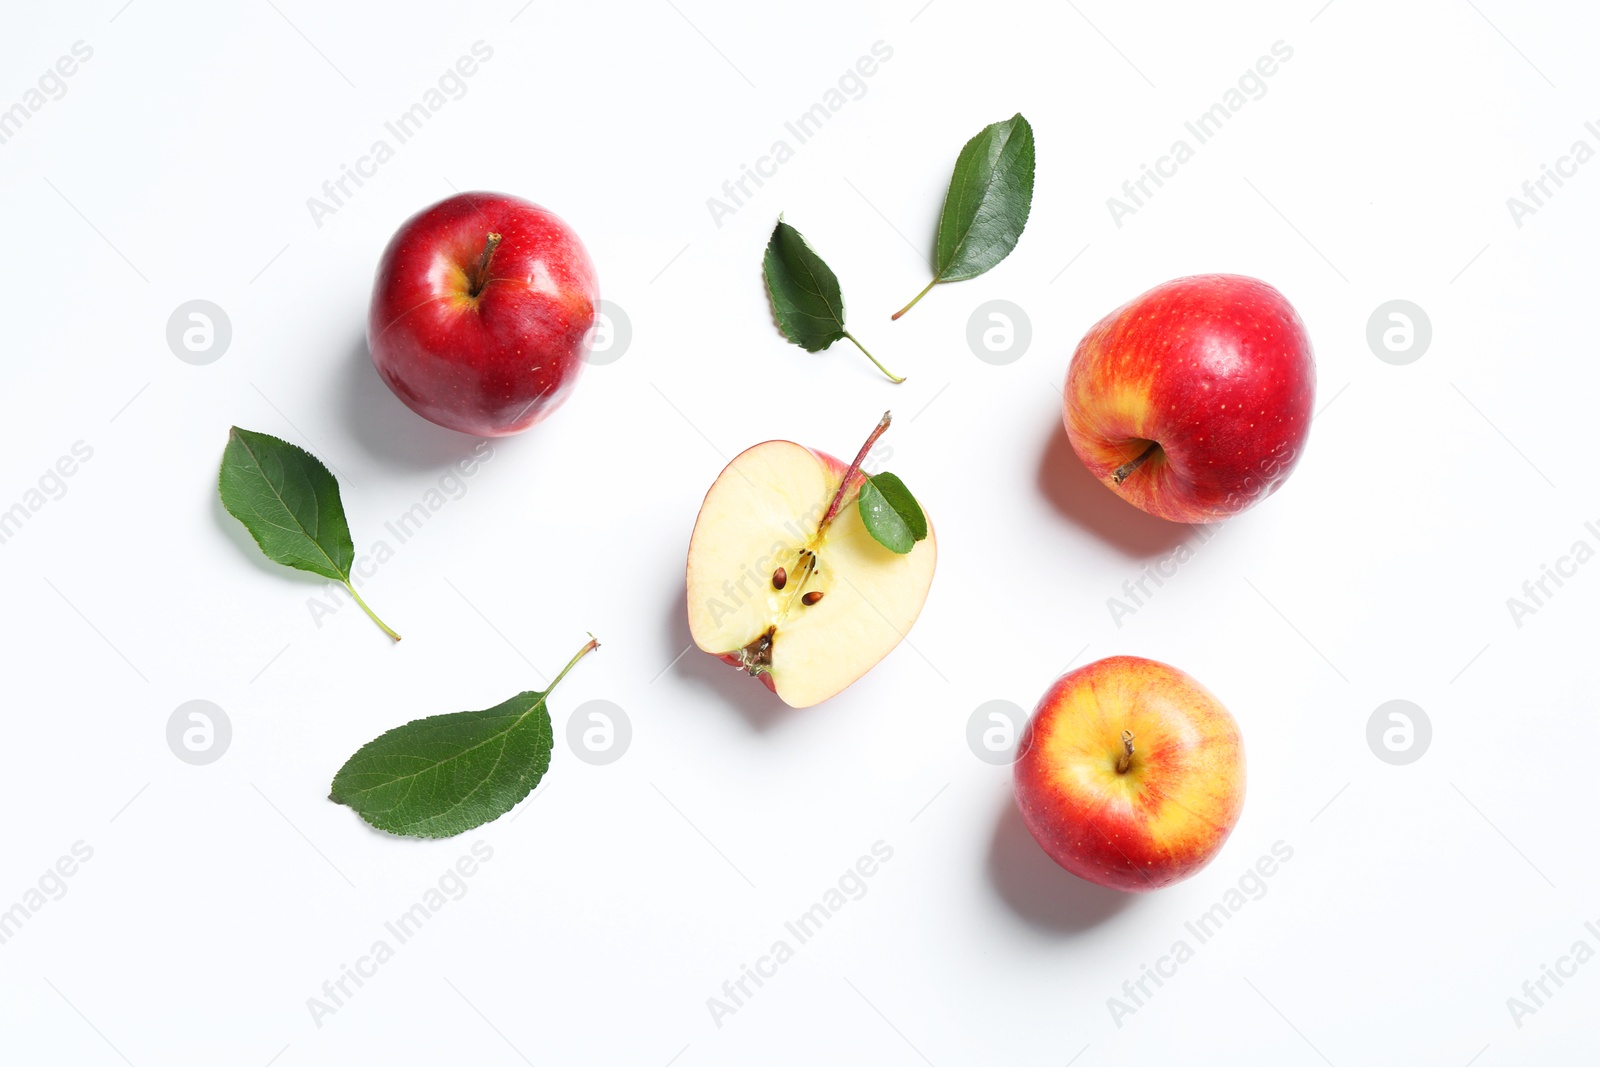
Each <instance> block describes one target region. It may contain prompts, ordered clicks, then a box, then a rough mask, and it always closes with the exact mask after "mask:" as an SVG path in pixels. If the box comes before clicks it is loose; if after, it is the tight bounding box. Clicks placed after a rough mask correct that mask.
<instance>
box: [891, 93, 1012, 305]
mask: <svg viewBox="0 0 1600 1067" xmlns="http://www.w3.org/2000/svg"><path fill="white" fill-rule="evenodd" d="M1033 169H1034V168H1033V127H1032V126H1030V125H1029V124H1028V120H1027V119H1025V118H1023V117H1022V114H1021V113H1020V112H1018V113H1017V114H1015V115H1013V116H1011V117H1010V118H1009V119H1006V120H1005V121H1004V122H995V123H991V124H990V125H988V126H985V127H984V128H983V129H982V130H980V131H979V132H978V135H977V136H976V137H974V138H973V139H972V140H970V141H968V142H967V143H966V145H965V146H963V147H962V149H961V155H960V156H958V157H957V158H956V166H955V170H954V172H953V173H951V175H950V188H949V190H948V191H946V193H945V196H944V210H943V211H942V212H941V213H940V215H939V236H938V239H937V240H936V241H935V243H934V275H933V281H931V282H929V283H928V285H927V288H925V289H923V290H922V292H920V293H918V294H917V295H916V296H915V297H913V298H912V300H911V303H909V304H907V305H906V306H905V307H903V308H901V309H900V310H899V311H897V312H895V313H894V315H893V316H891V317H892V318H896V319H898V318H899V317H900V316H901V315H904V314H905V313H906V312H908V311H910V310H911V309H912V308H913V307H914V306H916V303H917V301H918V300H921V299H922V298H923V297H924V296H926V295H927V294H928V290H929V289H932V288H933V287H934V286H935V285H938V284H939V283H940V282H959V281H965V280H966V279H968V278H976V277H977V276H978V275H980V274H982V273H984V272H985V271H987V270H989V269H990V268H992V267H994V266H995V264H997V263H999V262H1000V261H1001V260H1003V259H1005V258H1006V257H1007V256H1009V255H1010V254H1011V250H1012V249H1013V248H1015V247H1017V240H1018V239H1019V238H1020V237H1021V236H1022V231H1023V228H1024V227H1026V226H1027V225H1028V212H1029V211H1030V210H1031V209H1032V207H1033Z"/></svg>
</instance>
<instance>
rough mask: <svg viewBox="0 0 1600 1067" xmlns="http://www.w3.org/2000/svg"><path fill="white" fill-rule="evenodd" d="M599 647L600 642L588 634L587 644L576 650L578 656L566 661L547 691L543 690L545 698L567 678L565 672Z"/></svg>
mask: <svg viewBox="0 0 1600 1067" xmlns="http://www.w3.org/2000/svg"><path fill="white" fill-rule="evenodd" d="M599 647H600V642H599V641H596V640H595V639H594V634H590V635H589V643H588V644H586V645H584V646H583V647H582V648H580V649H578V654H577V655H576V656H573V657H572V658H571V659H569V660H567V665H566V666H565V667H562V668H561V673H560V674H558V675H556V676H555V678H554V679H552V680H551V682H550V685H549V687H548V688H547V689H545V691H544V695H545V696H549V695H550V694H551V693H552V692H554V691H555V688H556V686H557V685H559V684H560V682H561V679H563V678H565V677H566V676H567V672H568V671H570V670H571V669H572V668H573V667H574V666H576V665H577V662H578V661H579V660H580V659H582V658H583V657H585V656H587V655H588V654H589V653H591V652H593V651H594V650H595V649H597V648H599Z"/></svg>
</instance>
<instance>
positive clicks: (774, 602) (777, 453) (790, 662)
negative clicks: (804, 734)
mask: <svg viewBox="0 0 1600 1067" xmlns="http://www.w3.org/2000/svg"><path fill="white" fill-rule="evenodd" d="M886 419H887V417H886ZM886 425H887V421H885V422H884V423H881V424H880V431H879V432H881V430H882V428H883V427H884V426H886ZM875 437H876V434H874V438H875ZM871 443H872V442H871V440H869V441H868V444H867V446H864V447H863V448H862V456H865V454H866V452H867V448H868V447H870V445H871ZM860 462H861V457H857V460H856V463H855V464H849V465H847V464H845V463H841V462H840V461H839V460H837V459H835V458H834V457H832V456H830V455H828V454H826V453H824V452H818V451H816V450H814V449H810V448H806V447H804V446H802V445H798V444H795V443H794V442H793V441H766V442H763V443H762V444H759V445H755V446H753V447H751V448H747V449H745V450H744V451H743V452H741V453H739V455H737V456H735V457H734V458H733V461H732V462H731V463H729V464H728V466H727V467H726V468H725V469H724V470H723V472H722V473H721V474H720V475H719V476H718V477H717V480H716V481H715V482H713V483H712V485H711V489H710V490H709V491H708V492H707V493H706V498H705V502H704V503H703V504H702V505H701V506H700V515H699V517H698V518H697V519H696V520H695V525H694V534H693V535H692V536H691V538H690V540H689V563H688V603H689V632H690V634H691V636H692V637H693V638H694V642H695V644H696V645H698V646H699V647H700V648H701V650H703V651H705V652H709V653H711V654H712V655H714V656H717V657H718V658H720V659H721V660H723V662H725V663H728V664H730V665H732V666H734V667H737V668H739V669H740V670H743V671H745V672H746V673H748V674H750V675H751V676H753V677H755V678H757V679H759V680H760V681H761V682H762V683H763V684H764V685H766V687H767V688H768V689H770V690H772V691H773V692H774V693H776V694H777V695H778V697H779V698H780V699H781V700H783V702H784V703H786V704H788V705H790V706H791V707H796V708H804V707H809V706H810V705H812V704H817V703H820V702H821V701H824V700H826V699H828V698H829V697H831V696H833V695H834V694H836V693H838V692H840V691H841V690H843V689H844V688H845V687H847V686H849V685H850V684H851V683H853V682H854V681H856V680H857V679H858V678H860V677H861V676H862V675H863V674H866V673H867V671H869V670H871V669H872V667H873V666H875V665H876V664H877V663H878V661H879V660H881V659H883V658H884V657H885V656H887V655H888V654H889V653H890V652H891V651H893V650H894V647H895V646H896V645H898V644H899V643H900V642H901V640H902V639H903V638H904V637H905V635H906V633H907V632H908V631H910V629H911V625H912V624H913V623H914V622H916V621H917V616H918V614H920V613H921V611H922V604H923V601H924V600H926V599H927V596H928V587H929V586H930V585H931V584H932V582H933V568H934V561H935V559H936V557H937V548H936V546H935V539H934V535H933V525H932V522H931V521H930V522H929V523H928V535H927V537H926V538H925V539H923V540H921V541H918V542H916V543H915V545H914V546H913V547H912V549H911V551H910V552H908V553H906V554H903V555H902V554H898V553H896V552H892V551H890V550H889V549H888V548H885V547H884V546H883V545H882V544H880V543H878V541H876V540H875V539H874V538H873V537H872V535H871V534H870V533H869V532H868V531H867V528H866V525H865V523H863V521H862V519H861V516H860V513H859V511H858V510H857V508H856V507H854V506H847V507H835V504H836V503H845V504H852V505H853V504H854V503H855V496H856V494H857V493H858V492H859V491H860V486H861V482H862V481H863V480H864V478H865V476H864V475H863V474H862V473H861V471H860V470H859V469H858V467H859V464H860ZM830 515H831V518H830Z"/></svg>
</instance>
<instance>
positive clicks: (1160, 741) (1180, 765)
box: [1013, 656, 1245, 893]
mask: <svg viewBox="0 0 1600 1067" xmlns="http://www.w3.org/2000/svg"><path fill="white" fill-rule="evenodd" d="M1124 730H1126V731H1128V732H1129V733H1131V734H1132V735H1133V746H1134V752H1133V756H1132V758H1131V760H1130V762H1129V766H1128V768H1127V770H1126V772H1125V773H1124V772H1119V771H1118V770H1117V763H1118V758H1119V757H1120V756H1121V755H1122V754H1123V752H1124V751H1125V750H1124V747H1123V744H1122V736H1123V734H1122V732H1123V731H1124ZM1018 752H1020V753H1021V755H1020V756H1019V757H1018V759H1017V762H1016V764H1015V766H1014V767H1013V774H1014V777H1015V786H1016V797H1017V806H1018V808H1020V809H1021V812H1022V821H1023V822H1024V823H1025V824H1026V825H1027V827H1028V831H1029V832H1030V833H1032V834H1033V837H1034V840H1036V841H1038V842H1039V845H1040V846H1041V847H1042V848H1043V849H1044V850H1045V852H1046V853H1048V854H1049V856H1050V858H1051V859H1053V860H1055V861H1056V863H1058V864H1060V865H1061V866H1062V867H1064V868H1066V869H1067V870H1069V871H1071V872H1072V873H1073V874H1075V875H1077V876H1078V877H1080V878H1084V879H1087V880H1088V881H1091V882H1094V883H1096V884H1097V885H1103V886H1108V887H1110V888H1112V889H1119V890H1122V891H1124V892H1129V893H1141V892H1148V891H1149V890H1152V889H1160V888H1161V887H1162V886H1167V885H1171V884H1172V883H1174V882H1178V881H1181V880H1183V879H1185V878H1188V877H1189V876H1190V875H1192V874H1194V873H1195V872H1196V871H1198V870H1200V869H1201V868H1202V867H1204V866H1205V865H1206V864H1207V863H1209V862H1211V859H1212V857H1214V856H1215V855H1216V854H1217V852H1218V851H1219V850H1220V849H1221V848H1222V845H1223V842H1225V841H1226V840H1227V839H1228V835H1229V834H1230V833H1232V832H1233V827H1234V825H1235V824H1236V823H1237V822H1238V821H1239V812H1240V810H1241V809H1242V808H1243V807H1244V790H1245V764H1244V744H1243V741H1242V739H1241V738H1240V736H1239V726H1238V724H1237V723H1236V722H1235V721H1234V719H1233V716H1232V715H1230V714H1228V711H1227V709H1226V708H1224V707H1223V706H1222V705H1221V704H1220V703H1218V701H1217V698H1216V697H1214V696H1212V695H1211V694H1210V693H1209V692H1207V690H1206V689H1205V687H1204V686H1202V685H1201V684H1200V683H1199V682H1196V681H1195V680H1194V679H1193V678H1191V677H1189V676H1188V675H1187V674H1185V673H1183V672H1182V671H1180V670H1178V669H1176V668H1174V667H1169V666H1167V665H1166V664H1164V663H1157V662H1156V661H1155V660H1148V659H1142V658H1140V657H1138V656H1111V657H1109V658H1107V659H1102V660H1099V661H1097V662H1095V663H1091V664H1089V665H1088V666H1086V667H1080V668H1078V669H1077V670H1075V671H1071V672H1069V673H1068V674H1065V675H1063V676H1062V677H1061V678H1060V679H1058V680H1057V681H1056V683H1055V684H1054V685H1052V686H1051V687H1050V688H1049V690H1047V691H1046V692H1045V694H1044V697H1043V698H1042V699H1041V700H1040V701H1039V706H1038V707H1037V708H1036V709H1035V710H1034V713H1033V718H1032V719H1031V720H1030V721H1029V723H1028V726H1027V729H1025V730H1024V731H1023V735H1022V738H1021V739H1020V741H1019V743H1018Z"/></svg>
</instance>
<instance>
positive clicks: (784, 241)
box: [761, 218, 905, 382]
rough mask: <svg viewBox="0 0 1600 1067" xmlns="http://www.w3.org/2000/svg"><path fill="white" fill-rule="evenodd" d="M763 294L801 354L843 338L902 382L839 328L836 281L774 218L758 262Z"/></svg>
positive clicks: (790, 229) (840, 302)
mask: <svg viewBox="0 0 1600 1067" xmlns="http://www.w3.org/2000/svg"><path fill="white" fill-rule="evenodd" d="M761 268H762V275H763V277H764V278H765V279H766V283H767V295H768V296H769V297H771V299H772V314H773V316H774V317H776V318H777V320H778V329H780V330H782V331H783V335H784V336H785V337H787V338H788V339H789V340H790V341H792V342H793V343H795V344H797V345H799V346H800V347H801V348H803V349H805V350H806V351H807V352H820V351H822V350H823V349H824V348H827V347H828V346H829V345H831V344H833V343H834V342H835V341H838V340H842V339H847V340H849V341H850V343H852V344H854V345H855V346H856V347H857V348H860V349H861V351H862V353H863V354H864V355H866V357H867V358H868V359H870V360H872V362H873V364H874V365H875V366H876V367H877V368H878V369H879V370H881V371H883V373H884V374H886V375H888V377H889V379H890V380H891V381H895V382H903V381H905V379H904V378H900V377H896V376H895V375H894V374H891V373H890V372H889V370H888V368H887V367H885V366H884V365H883V364H882V363H879V362H878V360H877V358H876V357H875V356H873V354H872V353H871V352H868V351H867V350H866V349H865V348H864V347H862V344H861V342H860V341H857V340H856V339H855V338H854V337H852V336H851V334H850V331H849V330H847V329H845V325H844V294H843V293H842V292H840V290H839V279H838V277H837V276H835V275H834V273H833V271H832V270H831V269H830V268H829V267H828V265H827V264H826V263H824V262H823V260H822V257H821V256H819V255H817V253H816V251H815V250H813V249H812V247H811V245H810V244H809V243H808V242H807V241H806V239H805V238H804V237H803V236H801V234H800V231H799V230H797V229H795V228H794V227H793V226H791V225H789V224H788V223H787V222H784V221H783V219H781V218H780V219H779V220H778V224H777V225H776V226H775V227H773V230H772V238H771V239H770V240H769V241H768V242H767V252H766V255H765V256H763V257H762V260H761Z"/></svg>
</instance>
